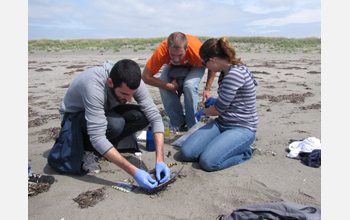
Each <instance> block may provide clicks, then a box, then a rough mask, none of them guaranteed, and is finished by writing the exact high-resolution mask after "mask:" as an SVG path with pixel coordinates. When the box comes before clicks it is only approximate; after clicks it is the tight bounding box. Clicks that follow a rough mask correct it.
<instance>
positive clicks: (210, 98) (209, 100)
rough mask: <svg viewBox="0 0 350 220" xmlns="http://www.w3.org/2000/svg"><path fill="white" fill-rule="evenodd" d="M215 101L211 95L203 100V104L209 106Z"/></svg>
mask: <svg viewBox="0 0 350 220" xmlns="http://www.w3.org/2000/svg"><path fill="white" fill-rule="evenodd" d="M215 102H216V98H213V97H209V98H208V99H207V101H205V103H204V105H205V108H209V107H210V106H211V105H214V104H215Z"/></svg>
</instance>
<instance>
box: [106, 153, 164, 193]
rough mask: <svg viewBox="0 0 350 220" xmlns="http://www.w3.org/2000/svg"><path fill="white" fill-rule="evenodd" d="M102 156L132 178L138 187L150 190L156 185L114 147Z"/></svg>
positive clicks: (145, 173)
mask: <svg viewBox="0 0 350 220" xmlns="http://www.w3.org/2000/svg"><path fill="white" fill-rule="evenodd" d="M103 156H104V157H106V158H107V159H108V160H109V161H111V162H112V163H114V164H115V165H117V166H119V167H120V168H122V169H123V170H125V171H126V172H127V173H128V174H130V175H131V176H132V177H134V179H135V180H136V182H137V183H138V184H139V186H140V187H142V188H145V189H152V188H154V187H156V186H157V185H158V182H157V181H156V180H155V179H153V178H152V177H151V176H150V175H149V173H148V172H146V171H144V170H141V169H138V168H136V167H135V166H134V165H132V164H131V163H130V162H129V161H127V160H126V159H125V158H124V157H123V156H122V155H120V153H119V152H118V151H117V149H115V148H114V147H112V148H111V149H110V150H109V151H107V153H105V154H104V155H103Z"/></svg>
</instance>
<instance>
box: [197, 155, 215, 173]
mask: <svg viewBox="0 0 350 220" xmlns="http://www.w3.org/2000/svg"><path fill="white" fill-rule="evenodd" d="M199 165H201V167H202V169H203V170H205V171H208V172H213V171H217V170H219V167H218V165H216V164H214V161H213V162H212V161H211V160H210V159H206V158H203V157H201V158H200V159H199Z"/></svg>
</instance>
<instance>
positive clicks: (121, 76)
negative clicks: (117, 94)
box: [109, 59, 141, 90]
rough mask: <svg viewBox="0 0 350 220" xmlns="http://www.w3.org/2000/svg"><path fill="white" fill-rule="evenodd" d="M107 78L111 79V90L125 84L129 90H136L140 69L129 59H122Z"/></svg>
mask: <svg viewBox="0 0 350 220" xmlns="http://www.w3.org/2000/svg"><path fill="white" fill-rule="evenodd" d="M109 78H111V79H112V82H113V88H114V89H115V88H117V87H119V86H120V85H121V84H122V83H125V84H126V86H127V87H129V89H132V90H134V89H137V88H138V87H139V86H140V82H141V69H140V67H139V65H138V64H137V63H136V62H135V61H133V60H129V59H123V60H120V61H118V62H117V63H116V64H114V66H113V68H112V70H111V72H110V74H109Z"/></svg>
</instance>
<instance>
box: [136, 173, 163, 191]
mask: <svg viewBox="0 0 350 220" xmlns="http://www.w3.org/2000/svg"><path fill="white" fill-rule="evenodd" d="M134 179H135V180H136V182H137V183H138V184H139V186H140V187H142V188H145V189H153V188H154V187H156V186H158V182H157V181H156V180H155V179H153V178H152V177H151V176H150V175H149V173H147V172H146V171H144V170H141V169H137V170H136V173H135V177H134Z"/></svg>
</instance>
